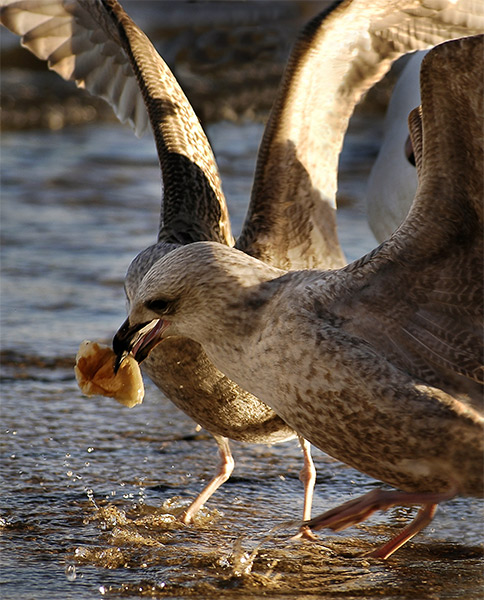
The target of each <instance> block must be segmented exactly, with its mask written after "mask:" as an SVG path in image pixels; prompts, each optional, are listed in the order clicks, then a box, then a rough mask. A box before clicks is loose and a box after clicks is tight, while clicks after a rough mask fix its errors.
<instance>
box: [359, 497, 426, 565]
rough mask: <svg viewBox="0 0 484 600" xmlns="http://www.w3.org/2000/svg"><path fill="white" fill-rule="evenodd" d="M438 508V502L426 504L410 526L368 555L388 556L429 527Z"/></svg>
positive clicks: (376, 556)
mask: <svg viewBox="0 0 484 600" xmlns="http://www.w3.org/2000/svg"><path fill="white" fill-rule="evenodd" d="M436 510H437V504H432V503H429V504H424V505H423V506H422V508H421V509H420V510H419V511H418V514H417V516H416V517H415V519H414V520H413V521H412V522H411V523H410V525H408V527H405V529H403V530H402V531H401V532H400V533H399V534H398V535H397V536H395V537H394V538H392V539H391V540H390V541H389V542H387V543H386V544H384V545H383V546H380V548H377V549H376V550H373V552H369V553H368V554H367V555H366V556H372V557H373V558H388V557H389V556H390V555H392V554H393V553H394V552H396V551H397V550H398V549H399V548H400V547H401V546H403V544H405V543H407V542H408V540H410V539H412V538H413V536H414V535H416V534H417V533H419V531H422V529H423V528H424V527H427V525H428V524H429V523H430V521H432V519H433V518H434V515H435V511H436Z"/></svg>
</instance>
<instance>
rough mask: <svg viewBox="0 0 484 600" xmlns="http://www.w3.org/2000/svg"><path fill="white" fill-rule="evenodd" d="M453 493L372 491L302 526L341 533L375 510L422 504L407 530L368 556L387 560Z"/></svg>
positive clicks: (421, 527) (429, 519) (452, 491)
mask: <svg viewBox="0 0 484 600" xmlns="http://www.w3.org/2000/svg"><path fill="white" fill-rule="evenodd" d="M455 494H456V490H451V491H449V492H445V493H440V494H431V493H417V492H415V493H413V492H399V491H387V490H374V491H372V492H369V493H368V494H365V495H364V496H361V497H360V498H355V499H354V500H350V501H349V502H346V503H345V504H342V505H341V506H338V507H336V508H333V509H331V510H328V511H327V512H325V513H323V514H322V515H319V517H315V518H314V519H311V520H310V521H307V522H306V523H305V525H307V526H308V527H311V528H312V529H314V530H318V529H323V528H325V527H327V528H329V529H332V530H333V531H341V530H343V529H346V528H347V527H351V526H352V525H356V524H357V523H361V522H362V521H364V520H365V519H367V518H368V517H369V516H370V515H371V514H373V513H374V512H375V511H377V510H387V509H388V508H391V507H392V506H402V505H403V506H412V505H414V504H420V505H422V509H421V510H420V511H419V513H418V515H417V517H416V518H415V519H414V521H412V523H410V525H409V526H408V527H407V528H405V529H404V530H403V531H402V532H401V533H400V534H399V535H397V536H396V537H395V538H393V539H392V540H390V541H389V542H388V543H387V544H385V545H384V546H382V547H381V548H380V549H378V550H375V551H374V552H373V553H371V554H370V555H369V556H373V557H376V558H387V557H388V556H390V555H391V554H392V553H393V552H395V551H396V550H398V548H400V547H401V546H402V545H403V544H405V542H407V541H408V540H409V539H410V538H412V537H413V536H414V535H416V534H417V533H418V532H419V531H421V530H422V529H423V528H424V527H426V526H427V525H428V524H429V523H430V521H431V520H432V518H433V516H434V514H435V510H436V507H437V504H438V503H439V502H442V501H443V500H449V499H450V498H453V497H454V496H455Z"/></svg>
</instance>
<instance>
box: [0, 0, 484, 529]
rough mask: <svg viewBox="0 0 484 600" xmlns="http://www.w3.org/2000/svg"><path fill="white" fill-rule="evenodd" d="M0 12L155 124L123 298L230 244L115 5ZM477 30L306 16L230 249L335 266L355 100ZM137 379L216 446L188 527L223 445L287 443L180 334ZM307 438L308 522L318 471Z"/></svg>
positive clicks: (385, 13)
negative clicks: (145, 199) (153, 155)
mask: <svg viewBox="0 0 484 600" xmlns="http://www.w3.org/2000/svg"><path fill="white" fill-rule="evenodd" d="M0 6H2V12H1V20H2V23H3V24H4V25H5V26H7V27H8V28H10V29H11V30H12V31H14V32H15V33H17V34H19V35H22V43H23V44H24V45H25V46H26V47H27V48H29V49H30V50H31V51H32V52H33V53H34V54H36V55H37V56H38V57H39V58H42V59H44V60H48V62H49V66H50V68H52V69H54V70H55V71H57V72H58V73H59V74H60V75H61V76H62V77H64V78H65V79H72V80H75V81H76V83H77V84H78V85H80V86H82V87H85V88H86V89H88V90H89V91H91V92H92V93H94V94H96V95H99V96H101V97H103V98H105V99H106V100H107V101H108V102H109V103H110V104H111V105H112V106H113V108H114V110H115V112H116V114H117V115H118V117H119V118H120V120H122V121H123V122H124V121H128V122H130V123H131V124H132V125H133V126H134V127H135V129H136V131H137V132H138V133H142V132H143V130H144V129H146V127H147V123H148V120H149V121H150V122H151V126H152V129H153V132H154V136H155V141H156V146H157V150H158V155H159V159H160V165H161V171H162V179H163V190H164V193H163V205H162V210H161V220H160V230H159V235H158V243H157V244H155V245H154V246H151V247H149V248H147V249H146V250H145V251H143V252H142V253H141V254H140V255H139V256H138V257H137V258H136V259H135V260H134V261H133V263H132V265H131V266H130V269H129V271H128V274H127V277H126V292H127V295H128V299H129V300H130V301H131V300H132V299H133V298H134V297H135V295H136V292H137V289H138V287H139V285H140V282H141V280H142V278H143V276H144V275H145V273H146V272H147V271H148V270H149V268H150V267H151V266H152V265H153V264H154V262H156V260H158V259H159V258H160V257H162V256H164V255H165V254H166V253H168V252H170V251H171V250H173V249H174V248H177V247H178V246H180V245H183V244H188V243H191V242H197V241H200V240H212V241H216V242H221V243H223V244H227V245H229V246H230V245H232V244H233V243H234V241H233V238H232V234H231V229H230V222H229V218H228V211H227V207H226V203H225V199H224V195H223V192H222V189H221V184H220V178H219V174H218V169H217V165H216V162H215V159H214V157H213V154H212V150H211V148H210V145H209V143H208V140H207V138H206V136H205V134H204V132H203V130H202V128H201V126H200V123H199V121H198V119H197V117H196V115H195V113H194V112H193V109H192V107H191V106H190V104H189V102H188V101H187V99H186V97H185V95H184V94H183V92H182V90H181V89H180V87H179V85H178V83H177V81H176V79H175V78H174V77H173V75H172V73H171V72H170V71H169V69H168V67H167V66H166V64H165V63H164V61H163V60H162V59H161V57H160V56H159V54H158V53H157V52H156V50H155V49H154V48H153V46H152V45H151V43H150V41H149V40H148V38H147V37H146V36H145V35H144V33H143V32H142V31H141V30H140V29H139V28H138V27H137V26H136V25H135V24H134V23H133V22H132V21H131V19H130V18H129V17H128V16H127V15H126V13H125V12H124V11H123V9H122V8H121V6H120V5H119V4H118V3H117V2H115V1H114V0H105V1H101V0H78V1H77V2H71V1H67V0H50V1H49V2H45V1H44V0H0ZM160 6H162V5H161V4H160ZM479 23H480V24H481V25H482V10H481V9H480V8H479V6H478V5H476V3H473V2H470V0H459V1H458V2H457V3H455V2H451V1H450V0H432V2H431V3H429V2H428V0H421V1H414V0H411V1H407V2H400V1H398V2H397V1H396V0H385V1H383V0H378V1H376V2H372V3H371V4H369V3H367V2H366V1H363V0H353V1H349V0H346V1H344V2H335V3H334V4H333V5H332V6H331V7H330V8H329V9H328V10H326V11H324V12H323V13H321V15H319V16H318V17H316V18H315V19H313V20H312V21H311V22H310V23H309V24H308V25H307V26H306V28H305V29H304V30H303V31H302V32H301V35H300V37H299V39H298V41H297V42H296V44H295V46H294V49H293V52H292V54H291V57H290V59H289V62H288V66H287V70H286V74H285V77H284V79H283V81H282V84H281V88H280V90H279V93H278V94H277V97H276V99H275V103H274V108H273V111H272V114H271V116H270V118H269V121H268V124H267V126H266V130H265V133H264V137H263V140H262V144H261V148H260V151H259V157H258V162H257V170H256V175H255V181H254V187H253V191H252V197H251V203H250V207H249V214H248V216H247V219H246V222H245V225H244V228H243V231H242V234H241V236H240V237H239V239H238V240H237V247H238V248H239V249H241V250H242V251H244V252H246V253H248V254H250V255H252V256H255V257H257V258H259V259H261V260H264V261H265V262H266V263H268V264H270V265H274V266H276V267H280V268H284V269H298V268H307V267H319V268H337V267H341V266H342V265H343V263H344V259H343V254H342V252H341V248H340V246H339V242H338V238H337V233H336V219H335V193H336V186H337V165H338V156H339V152H340V149H341V145H342V141H343V136H344V133H345V131H346V127H347V123H348V119H349V117H350V115H351V113H352V111H353V108H354V105H355V104H356V102H357V101H358V99H359V98H360V97H361V95H362V94H363V93H364V92H365V90H366V89H368V87H370V86H371V85H372V84H373V83H375V82H376V81H377V80H378V79H380V78H381V77H382V76H383V75H384V74H385V72H386V71H387V70H388V68H389V66H390V64H391V62H392V61H393V60H395V59H396V58H397V57H398V56H400V55H401V54H402V53H404V52H407V51H411V50H414V49H416V48H426V47H428V46H430V45H433V44H435V43H437V42H438V41H441V40H443V39H447V38H451V37H458V36H461V35H465V34H468V33H470V32H472V31H473V28H476V27H478V26H479ZM145 107H146V108H145ZM144 371H145V372H146V373H147V374H148V375H149V376H150V378H151V379H152V380H153V381H154V383H155V384H156V385H157V386H158V387H159V388H160V389H161V390H162V391H163V392H164V393H165V395H166V396H167V397H168V398H170V399H171V400H172V401H173V402H174V403H175V404H176V405H177V406H178V407H179V408H181V409H182V410H183V411H185V412H186V413H187V414H188V415H189V416H191V417H192V418H193V419H194V420H195V421H196V422H197V423H200V424H201V425H203V426H204V427H205V428H206V429H207V430H208V431H210V432H212V434H213V435H214V437H215V439H216V441H217V443H218V445H219V450H220V455H221V466H220V470H219V472H218V474H217V475H216V477H215V478H214V479H213V480H212V481H211V482H210V483H209V485H208V486H207V487H206V488H205V489H204V491H203V492H202V493H201V494H200V496H199V497H198V498H197V499H196V500H195V502H194V503H193V504H192V505H191V506H190V508H189V509H188V511H187V512H186V513H185V515H184V520H185V522H189V521H190V520H191V518H192V517H193V515H194V514H195V512H196V511H197V510H198V509H199V508H200V506H201V505H202V504H203V503H204V502H205V501H206V500H207V499H208V498H209V497H210V495H211V494H212V493H213V492H214V491H215V490H216V489H217V487H218V486H219V485H220V484H221V483H223V481H225V480H226V479H227V478H228V477H229V476H230V473H231V472H232V469H233V459H232V456H231V453H230V447H229V443H228V439H227V438H232V439H236V440H241V441H249V442H264V443H274V442H278V441H283V440H285V439H290V438H292V437H294V435H295V434H294V432H293V431H292V430H291V429H290V428H289V427H288V426H287V425H286V424H285V423H284V422H283V420H281V418H280V417H278V416H277V415H276V414H275V413H274V411H273V410H272V409H270V408H269V407H268V406H267V405H266V404H264V403H262V402H260V401H259V400H258V399H257V398H256V397H255V396H253V395H252V394H249V393H248V392H246V391H245V390H243V389H242V388H240V387H239V386H238V385H237V384H235V383H234V382H233V381H231V380H230V379H228V378H227V377H226V376H225V375H224V374H222V373H221V372H220V371H218V370H217V369H216V368H214V366H213V364H212V363H211V361H210V360H209V359H208V357H207V355H206V354H205V352H204V351H203V350H202V348H201V347H200V346H199V345H198V344H195V343H193V342H192V341H190V340H188V339H184V338H178V339H176V340H174V339H171V340H169V341H168V340H167V341H165V342H163V344H160V345H159V346H157V348H156V349H155V351H154V352H153V353H152V354H151V355H150V357H149V358H148V359H147V360H146V361H145V363H144ZM302 444H303V451H304V453H305V468H304V477H303V479H304V480H305V482H306V483H305V487H306V502H305V509H304V515H305V518H308V517H309V511H310V505H311V486H312V485H313V482H314V471H313V468H312V464H311V462H310V455H309V448H308V446H307V444H306V443H305V442H304V441H302Z"/></svg>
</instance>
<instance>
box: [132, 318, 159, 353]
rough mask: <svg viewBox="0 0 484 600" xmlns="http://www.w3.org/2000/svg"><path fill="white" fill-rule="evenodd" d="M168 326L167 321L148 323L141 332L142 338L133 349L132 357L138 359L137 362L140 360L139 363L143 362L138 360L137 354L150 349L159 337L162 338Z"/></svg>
mask: <svg viewBox="0 0 484 600" xmlns="http://www.w3.org/2000/svg"><path fill="white" fill-rule="evenodd" d="M167 325H168V323H167V322H166V321H163V319H158V320H156V321H152V322H151V323H148V325H146V327H143V329H141V330H140V332H139V333H140V338H139V339H138V341H137V342H136V344H134V346H133V348H132V349H131V353H132V355H133V356H134V357H135V358H136V360H138V362H141V361H140V360H139V359H138V358H137V354H138V353H139V352H141V351H142V350H143V349H145V348H148V347H149V346H150V345H151V344H152V342H153V341H155V340H156V338H157V337H158V336H160V334H161V333H162V332H163V330H164V329H165V328H166V326H167ZM150 350H151V348H150ZM148 354H149V351H148V352H147V353H146V356H147V355H148ZM146 356H144V357H143V358H146Z"/></svg>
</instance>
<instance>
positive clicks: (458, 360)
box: [114, 36, 484, 558]
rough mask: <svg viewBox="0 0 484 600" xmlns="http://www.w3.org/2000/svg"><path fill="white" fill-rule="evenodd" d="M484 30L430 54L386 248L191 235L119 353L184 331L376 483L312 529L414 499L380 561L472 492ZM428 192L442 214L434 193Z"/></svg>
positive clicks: (479, 367)
mask: <svg viewBox="0 0 484 600" xmlns="http://www.w3.org/2000/svg"><path fill="white" fill-rule="evenodd" d="M483 52H484V36H476V37H469V38H464V39H462V40H457V41H453V42H448V43H445V44H442V45H440V46H438V47H437V48H435V49H433V50H431V51H430V52H429V54H428V55H427V56H426V58H425V59H424V61H423V64H422V70H421V96H422V106H421V109H416V110H414V111H413V112H412V113H411V116H410V120H409V122H410V128H411V135H412V143H413V147H414V151H415V157H416V164H417V169H418V173H419V187H418V190H417V194H416V197H415V200H414V203H413V205H412V208H411V210H410V213H409V215H408V217H407V219H406V220H405V222H404V223H403V224H402V226H401V227H400V228H399V229H398V230H397V231H396V232H395V234H394V235H393V236H392V237H391V238H390V239H389V240H387V241H386V242H384V243H383V244H381V245H380V246H379V247H378V248H376V249H375V250H374V251H372V252H370V253H369V254H368V255H366V256H364V257H363V258H361V259H359V260H357V261H356V262H354V263H352V264H350V265H348V266H346V267H344V268H342V269H339V270H333V271H321V270H306V271H296V272H288V273H285V272H284V271H282V270H280V269H277V268H275V267H273V266H270V265H267V264H265V263H263V262H262V261H259V260H257V259H255V258H253V257H250V256H248V255H247V254H244V253H242V252H240V251H238V250H236V249H234V248H229V247H228V246H224V245H222V244H217V243H215V242H200V243H197V244H192V245H188V246H185V247H184V248H181V249H178V250H176V251H174V252H172V253H170V254H169V255H168V256H166V257H164V258H162V259H160V260H159V261H158V262H157V263H155V264H154V265H153V267H152V268H151V269H150V271H149V272H148V273H147V274H146V276H145V277H144V279H143V281H142V282H141V285H140V286H139V287H138V290H137V293H136V296H135V297H134V298H133V299H132V302H131V309H130V314H129V318H128V321H127V322H126V323H125V324H124V325H123V326H122V327H121V328H120V330H119V331H118V333H117V335H116V337H115V339H114V348H115V351H116V353H117V355H118V357H119V360H120V361H121V360H122V359H123V357H124V356H125V355H126V354H127V353H129V352H130V351H132V350H133V344H134V343H136V347H137V348H139V349H140V350H139V351H138V352H136V351H135V352H134V354H135V357H136V358H138V359H140V360H141V359H142V358H143V356H144V351H143V343H144V339H145V338H144V337H143V336H141V335H140V329H141V328H144V330H145V331H146V330H147V329H149V330H150V331H151V337H152V336H157V339H158V340H160V339H170V337H171V336H188V335H190V336H191V337H192V338H193V339H194V340H196V341H197V342H199V343H200V344H201V345H202V346H203V348H204V349H205V351H206V352H207V354H208V356H209V357H210V359H211V360H212V361H213V362H214V364H215V365H217V367H218V368H219V369H220V370H221V371H222V372H224V373H226V374H227V375H228V376H229V377H231V378H232V379H233V380H234V381H236V382H238V383H239V385H241V386H242V387H244V388H245V389H248V390H250V391H252V392H253V393H254V394H256V395H257V396H258V397H259V398H261V399H262V400H263V401H265V402H267V403H268V404H269V405H270V406H271V407H272V408H273V409H274V410H275V411H276V412H277V413H278V414H280V415H281V417H282V418H283V419H284V420H285V421H286V422H287V423H288V424H289V425H291V426H292V427H293V428H294V429H295V430H296V431H298V432H299V433H300V434H301V435H303V436H304V437H305V438H306V439H307V440H309V441H310V442H311V443H312V444H314V445H316V446H318V447H319V448H320V449H322V450H324V451H325V452H327V453H328V454H330V455H331V456H333V457H334V458H336V459H339V460H341V461H343V462H345V463H347V464H348V465H350V466H352V467H354V468H356V469H359V470H361V471H363V472H365V473H367V474H369V475H371V476H372V477H375V478H377V479H380V480H381V481H384V482H386V483H388V484H390V485H392V486H395V487H397V488H399V491H386V490H376V491H373V492H371V493H370V494H367V495H365V496H363V497H361V498H358V499H356V500H353V501H351V502H348V503H346V504H344V505H342V506H341V507H339V508H336V509H333V510H331V511H329V512H327V513H325V514H323V515H321V516H319V517H316V518H314V519H312V520H310V521H309V522H308V525H309V526H310V527H311V528H313V529H318V528H321V527H330V528H332V529H336V530H339V529H344V528H345V527H348V526H350V525H353V524H355V523H358V522H360V521H362V520H364V519H366V518H367V517H368V516H369V515H370V514H371V513H372V512H374V511H375V510H378V509H387V508H389V507H391V506H395V505H401V504H403V505H412V504H417V505H420V506H421V509H420V511H419V513H418V515H417V517H416V518H415V520H414V521H413V522H412V523H411V524H410V525H409V526H408V527H407V528H406V529H404V530H403V531H402V532H401V533H400V534H399V535H397V536H396V537H395V538H394V539H392V540H390V541H389V542H387V543H386V544H385V545H384V546H382V547H381V548H379V549H377V550H376V551H374V552H372V553H371V554H370V556H374V557H380V558H386V557H388V556H389V555H390V554H392V553H393V552H395V550H397V549H398V548H399V547H400V546H401V545H402V544H404V543H405V542H406V541H407V540H408V539H410V538H411V537H413V536H414V535H415V534H416V533H418V532H419V531H420V530H421V529H422V528H423V527H425V526H426V525H427V524H428V523H429V522H430V521H431V519H432V517H433V514H434V512H435V510H436V507H437V504H438V503H439V502H441V501H443V500H446V499H449V498H451V497H453V496H455V495H456V494H461V495H464V496H480V495H482V492H483V474H484V437H483V433H484V431H483V417H482V391H483V390H482V384H483V382H484V377H483V375H484V368H483V335H482V333H483V331H482V328H483V289H482V281H483V204H482V199H483V192H484V172H483V171H484V139H483V135H484V110H483V108H484V107H483V103H484V77H483V65H482V56H483ZM436 200H438V202H439V210H438V211H435V209H434V202H435V201H436Z"/></svg>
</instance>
